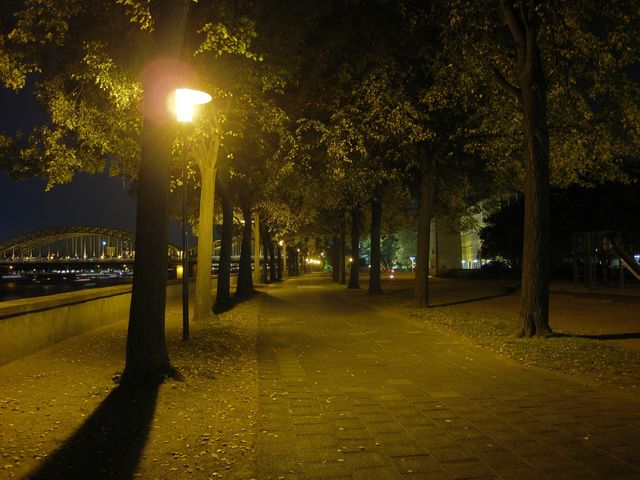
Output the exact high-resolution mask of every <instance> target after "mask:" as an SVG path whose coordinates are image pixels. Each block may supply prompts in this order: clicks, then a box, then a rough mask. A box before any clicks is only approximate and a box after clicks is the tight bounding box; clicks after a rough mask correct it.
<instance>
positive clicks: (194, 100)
mask: <svg viewBox="0 0 640 480" xmlns="http://www.w3.org/2000/svg"><path fill="white" fill-rule="evenodd" d="M175 97H176V103H175V107H176V118H177V120H178V122H179V123H190V122H191V121H193V107H194V105H203V104H205V103H209V102H210V101H211V95H209V94H208V93H205V92H201V91H199V90H192V89H190V88H178V89H177V90H176V92H175ZM185 137H186V136H185ZM188 162H189V154H188V152H187V150H186V147H185V161H184V165H183V166H182V339H183V340H184V341H187V340H189V255H188V253H187V250H188V248H189V244H188V240H187V163H188Z"/></svg>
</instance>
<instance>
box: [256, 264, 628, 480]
mask: <svg viewBox="0 0 640 480" xmlns="http://www.w3.org/2000/svg"><path fill="white" fill-rule="evenodd" d="M349 297H350V295H348V294H347V292H344V290H339V289H337V288H335V287H332V286H331V285H330V284H329V283H322V281H320V283H319V278H318V277H315V276H308V277H304V278H301V279H296V280H290V281H289V282H287V283H285V284H284V285H279V286H275V287H272V288H268V289H267V293H266V294H265V296H264V299H263V301H262V306H261V309H260V314H259V318H260V330H259V334H258V361H259V394H260V397H259V409H258V412H259V419H258V427H259V428H258V434H257V435H258V436H257V441H256V448H257V471H258V478H259V479H289V478H299V479H311V478H326V479H341V478H350V479H367V480H377V479H400V478H402V479H404V478H419V479H490V478H503V479H518V480H525V479H536V480H543V479H585V480H589V479H603V478H610V479H638V478H640V414H639V411H638V406H639V403H640V402H637V401H636V400H638V399H636V398H635V397H631V396H622V395H619V394H617V393H616V394H613V393H609V392H607V391H604V390H600V389H595V388H592V387H588V386H584V385H581V384H579V383H576V382H574V381H573V380H572V379H570V378H567V377H563V376H559V375H555V374H553V373H550V372H545V371H543V370H539V369H529V368H524V367H522V366H518V365H516V364H514V363H512V362H509V361H507V360H503V359H500V358H498V357H496V356H495V355H493V354H490V353H486V352H484V351H482V350H479V349H477V348H474V347H473V346H471V345H470V344H468V343H466V342H465V341H463V340H460V339H458V338H456V337H454V336H451V335H448V334H443V333H440V332H437V331H435V330H433V329H431V328H429V327H428V326H427V325H425V324H420V323H418V322H415V321H412V320H409V319H403V318H397V317H395V316H393V315H392V313H393V312H392V311H388V312H382V311H380V310H375V309H372V308H369V307H367V306H366V304H364V302H366V297H365V296H364V295H362V297H360V299H361V301H362V302H358V304H353V302H352V300H350V298H349ZM351 297H352V296H351Z"/></svg>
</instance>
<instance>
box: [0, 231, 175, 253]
mask: <svg viewBox="0 0 640 480" xmlns="http://www.w3.org/2000/svg"><path fill="white" fill-rule="evenodd" d="M135 240H136V236H135V233H133V232H129V231H127V230H120V229H118V228H112V227H97V226H65V227H53V228H46V229H43V230H37V231H34V232H29V233H25V234H23V235H18V236H17V237H14V238H10V239H8V240H5V241H3V242H0V259H18V258H20V259H32V258H39V259H42V258H49V259H53V258H58V259H59V258H133V256H134V248H135ZM168 254H169V256H170V257H179V256H180V254H181V250H180V249H179V248H178V247H177V246H176V245H173V244H169V252H168Z"/></svg>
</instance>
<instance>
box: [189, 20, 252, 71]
mask: <svg viewBox="0 0 640 480" xmlns="http://www.w3.org/2000/svg"><path fill="white" fill-rule="evenodd" d="M198 34H200V35H204V39H203V40H202V42H201V44H200V46H199V47H198V48H197V49H196V51H195V52H194V55H199V54H204V53H208V54H211V55H213V56H214V57H220V56H222V54H223V53H229V54H235V55H241V56H244V57H246V58H248V59H251V60H255V61H262V60H263V58H262V56H260V55H258V54H256V53H254V52H252V51H251V42H252V41H253V39H255V38H256V31H255V25H254V23H253V22H252V21H251V20H250V19H248V18H247V17H242V18H240V19H238V20H237V23H236V24H235V25H234V26H233V28H230V27H229V26H228V25H226V24H223V23H219V22H218V23H214V22H207V23H205V24H204V25H203V26H202V27H200V29H199V30H198Z"/></svg>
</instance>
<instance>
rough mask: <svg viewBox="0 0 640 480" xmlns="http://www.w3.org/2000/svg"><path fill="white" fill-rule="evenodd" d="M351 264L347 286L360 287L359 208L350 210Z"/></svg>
mask: <svg viewBox="0 0 640 480" xmlns="http://www.w3.org/2000/svg"><path fill="white" fill-rule="evenodd" d="M351 259H352V260H351V266H350V269H349V285H348V286H347V288H360V209H359V208H357V207H356V208H354V209H353V210H351Z"/></svg>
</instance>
